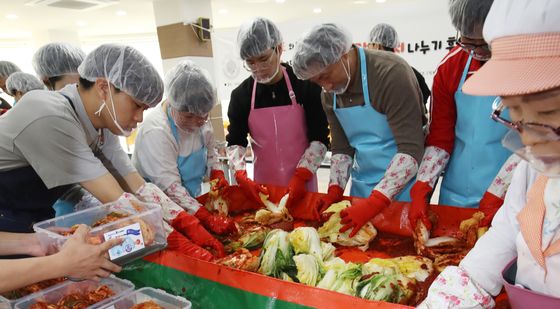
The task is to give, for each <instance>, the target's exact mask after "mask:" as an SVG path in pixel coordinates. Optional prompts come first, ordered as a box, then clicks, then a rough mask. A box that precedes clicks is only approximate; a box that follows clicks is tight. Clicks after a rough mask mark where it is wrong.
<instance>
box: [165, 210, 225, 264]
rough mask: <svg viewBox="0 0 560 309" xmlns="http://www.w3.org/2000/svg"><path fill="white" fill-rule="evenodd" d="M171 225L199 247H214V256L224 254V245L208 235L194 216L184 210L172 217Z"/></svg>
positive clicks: (222, 255)
mask: <svg viewBox="0 0 560 309" xmlns="http://www.w3.org/2000/svg"><path fill="white" fill-rule="evenodd" d="M171 226H173V228H174V229H176V230H177V231H179V232H180V233H181V234H183V235H185V236H187V237H188V238H189V239H190V240H192V242H194V243H195V244H197V245H199V246H201V247H209V248H212V249H214V251H215V252H216V255H215V256H216V257H218V258H221V257H224V256H225V254H226V252H225V250H224V245H222V243H220V242H219V241H218V240H216V238H214V237H213V236H212V235H210V233H208V231H206V229H205V228H204V227H203V226H202V225H201V224H200V221H199V220H198V219H197V218H196V217H195V216H192V215H189V214H188V213H187V212H186V211H183V212H181V213H180V214H179V215H178V216H177V217H176V218H175V219H173V222H171Z"/></svg>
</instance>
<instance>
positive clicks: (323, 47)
mask: <svg viewBox="0 0 560 309" xmlns="http://www.w3.org/2000/svg"><path fill="white" fill-rule="evenodd" d="M351 47H352V38H351V36H350V34H349V33H348V32H347V31H346V30H345V29H343V28H341V27H340V26H337V25H335V24H322V25H318V26H315V27H313V29H311V31H310V32H309V33H307V34H306V35H304V36H303V38H302V39H300V41H299V42H298V43H297V44H296V47H295V50H294V57H293V59H292V64H293V68H294V73H295V74H296V76H297V77H298V78H300V79H309V78H311V77H313V76H315V75H317V74H319V73H321V72H322V71H323V70H324V69H325V68H326V67H327V66H329V65H331V64H333V63H336V62H337V61H338V60H340V58H341V57H342V56H343V55H344V54H346V53H347V52H348V51H349V50H350V48H351Z"/></svg>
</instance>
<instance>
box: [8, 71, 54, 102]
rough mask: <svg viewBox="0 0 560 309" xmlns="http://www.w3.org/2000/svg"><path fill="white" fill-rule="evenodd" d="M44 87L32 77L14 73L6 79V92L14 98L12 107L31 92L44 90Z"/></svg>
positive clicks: (22, 73)
mask: <svg viewBox="0 0 560 309" xmlns="http://www.w3.org/2000/svg"><path fill="white" fill-rule="evenodd" d="M44 89H45V85H43V83H42V82H41V81H40V80H39V79H38V78H37V77H35V76H34V75H31V74H28V73H24V72H15V73H12V74H11V75H10V76H9V77H8V79H6V90H7V92H8V94H9V95H11V96H13V97H14V100H15V102H14V105H15V104H16V103H17V102H18V101H19V100H20V99H21V97H23V95H24V94H26V93H28V92H29V91H31V90H44Z"/></svg>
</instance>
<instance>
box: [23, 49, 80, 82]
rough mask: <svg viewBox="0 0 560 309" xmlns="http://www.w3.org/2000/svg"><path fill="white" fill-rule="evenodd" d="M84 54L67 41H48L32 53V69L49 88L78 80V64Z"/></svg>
mask: <svg viewBox="0 0 560 309" xmlns="http://www.w3.org/2000/svg"><path fill="white" fill-rule="evenodd" d="M85 57H86V54H85V53H84V52H83V51H82V50H81V49H79V48H78V47H75V46H72V45H70V44H67V43H48V44H46V45H43V46H41V47H40V48H39V49H38V50H37V51H36V52H35V54H34V55H33V69H35V72H36V73H37V75H38V76H39V77H40V78H41V80H42V81H43V83H44V84H45V85H46V86H47V88H49V89H50V90H60V89H62V88H64V86H66V85H68V84H75V83H77V82H78V79H79V77H80V76H79V74H78V66H79V65H80V63H82V61H83V60H84V58H85Z"/></svg>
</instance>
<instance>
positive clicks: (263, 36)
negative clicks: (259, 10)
mask: <svg viewBox="0 0 560 309" xmlns="http://www.w3.org/2000/svg"><path fill="white" fill-rule="evenodd" d="M281 43H282V34H281V33H280V30H278V28H277V27H276V25H275V24H274V23H273V22H272V21H270V20H268V19H266V18H262V17H258V18H255V19H254V20H252V21H249V22H247V23H244V24H243V25H241V27H239V32H238V33H237V45H238V46H239V56H241V59H243V60H246V59H248V58H251V57H255V56H258V55H260V54H262V53H264V52H265V51H267V50H268V49H271V48H274V47H276V46H278V45H279V44H281Z"/></svg>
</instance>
